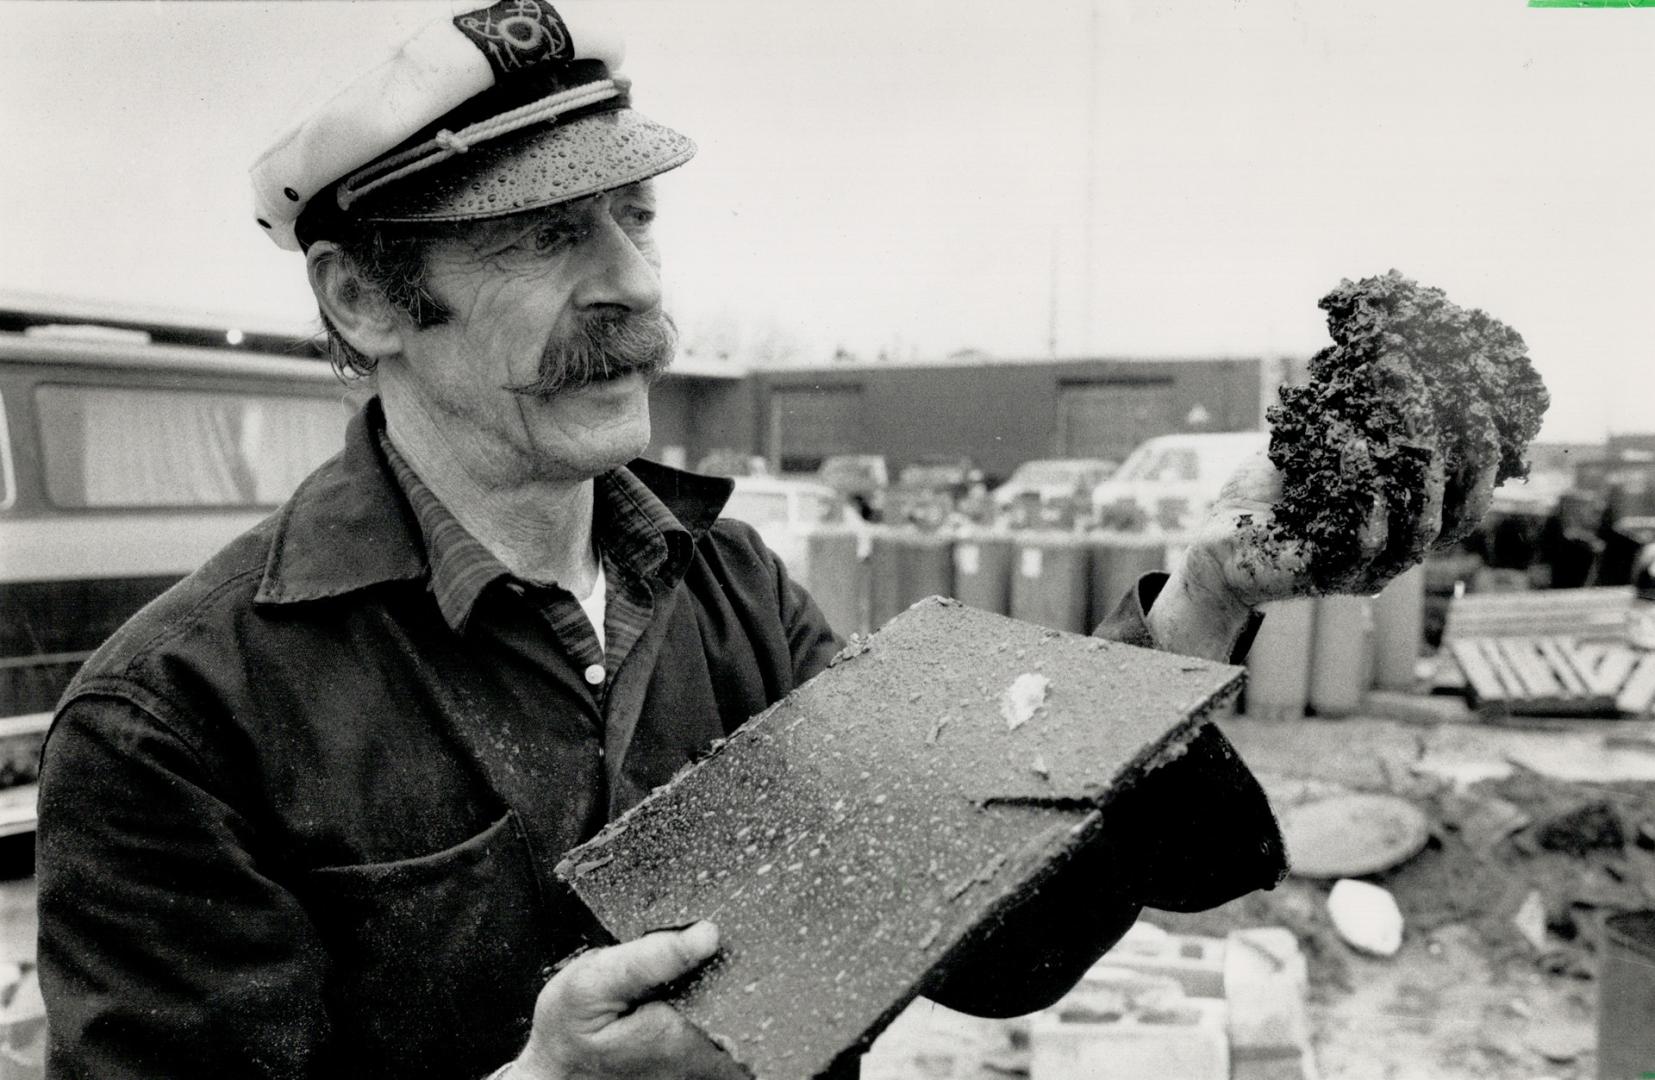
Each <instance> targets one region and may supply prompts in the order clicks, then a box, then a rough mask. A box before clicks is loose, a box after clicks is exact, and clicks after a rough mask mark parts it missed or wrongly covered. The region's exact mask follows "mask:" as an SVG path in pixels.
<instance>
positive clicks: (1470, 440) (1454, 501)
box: [1267, 270, 1548, 592]
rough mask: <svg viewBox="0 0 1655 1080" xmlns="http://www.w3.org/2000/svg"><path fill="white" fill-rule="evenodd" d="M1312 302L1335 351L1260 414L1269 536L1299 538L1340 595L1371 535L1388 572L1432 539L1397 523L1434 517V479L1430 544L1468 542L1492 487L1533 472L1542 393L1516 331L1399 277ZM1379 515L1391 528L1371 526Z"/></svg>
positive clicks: (1350, 285) (1367, 281) (1321, 356)
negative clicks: (1440, 505)
mask: <svg viewBox="0 0 1655 1080" xmlns="http://www.w3.org/2000/svg"><path fill="white" fill-rule="evenodd" d="M1320 306H1321V307H1322V309H1323V310H1325V311H1326V312H1327V316H1328V320H1327V321H1328V331H1329V334H1330V335H1331V336H1332V338H1333V344H1332V345H1331V346H1329V347H1327V348H1325V349H1323V350H1322V351H1321V352H1319V353H1317V354H1316V356H1315V357H1313V358H1312V359H1311V362H1310V382H1309V383H1308V384H1305V385H1302V386H1284V387H1282V389H1281V391H1280V401H1279V403H1278V404H1276V405H1274V406H1271V408H1270V409H1269V411H1268V418H1269V422H1270V429H1271V437H1270V460H1271V461H1272V462H1273V463H1274V464H1275V465H1276V467H1277V468H1278V469H1280V470H1281V472H1282V476H1283V487H1282V497H1281V499H1280V500H1279V501H1278V503H1277V509H1276V512H1275V516H1274V519H1273V521H1272V523H1271V525H1270V526H1269V532H1268V534H1267V539H1268V540H1270V541H1273V542H1275V543H1278V544H1281V543H1303V544H1304V545H1305V547H1306V553H1307V556H1308V558H1309V560H1310V572H1311V575H1312V578H1313V580H1314V581H1315V583H1316V585H1317V587H1318V588H1320V589H1321V590H1323V591H1325V592H1344V591H1350V589H1352V588H1354V587H1356V586H1358V585H1360V584H1362V582H1361V581H1360V580H1358V579H1357V576H1356V575H1359V574H1360V573H1361V568H1362V566H1363V564H1364V563H1365V562H1366V559H1365V558H1364V555H1363V550H1362V543H1363V537H1364V536H1366V535H1372V534H1373V533H1375V532H1377V531H1381V530H1383V535H1384V536H1385V546H1384V548H1383V549H1382V551H1381V553H1380V565H1381V566H1382V567H1385V566H1388V567H1390V568H1391V570H1390V572H1391V573H1395V572H1398V571H1400V570H1401V569H1403V568H1405V567H1406V566H1408V565H1410V564H1411V563H1413V562H1415V561H1417V560H1418V559H1419V558H1420V557H1421V556H1423V555H1424V554H1425V547H1426V544H1425V542H1424V541H1425V539H1428V538H1422V535H1420V534H1416V533H1415V531H1414V530H1413V529H1412V528H1406V527H1403V526H1404V524H1405V523H1410V522H1413V521H1414V520H1415V519H1416V518H1419V517H1421V516H1422V515H1423V516H1424V517H1426V518H1427V519H1429V518H1430V517H1432V508H1431V507H1429V506H1425V505H1423V504H1422V503H1421V501H1420V500H1421V499H1422V498H1423V495H1422V493H1423V492H1424V491H1425V490H1426V487H1427V483H1426V481H1427V479H1428V478H1431V477H1432V476H1433V475H1436V476H1437V477H1438V478H1440V479H1441V480H1443V481H1444V482H1445V484H1446V491H1447V498H1446V499H1445V500H1444V505H1445V506H1447V507H1449V508H1451V510H1452V512H1451V513H1450V515H1449V516H1447V517H1445V518H1444V519H1443V520H1442V529H1441V534H1440V537H1438V539H1437V543H1438V545H1439V546H1446V545H1449V544H1452V543H1455V542H1457V541H1458V540H1460V539H1462V538H1463V537H1465V536H1466V535H1468V534H1469V533H1470V532H1471V530H1472V529H1473V528H1475V527H1476V524H1477V521H1478V520H1479V519H1480V518H1481V517H1482V515H1483V513H1484V512H1485V511H1486V510H1487V509H1488V506H1489V503H1490V499H1491V498H1492V494H1493V488H1494V485H1495V484H1496V483H1498V482H1499V481H1503V480H1507V479H1511V478H1514V477H1523V476H1526V475H1527V474H1528V463H1527V460H1526V454H1527V452H1528V444H1529V442H1530V441H1532V440H1533V439H1534V437H1535V435H1536V434H1538V433H1539V430H1540V420H1541V417H1542V415H1543V414H1544V413H1545V411H1546V406H1547V404H1548V397H1547V394H1546V389H1545V387H1544V386H1543V385H1542V384H1541V382H1540V377H1539V376H1538V375H1537V374H1536V373H1535V371H1534V368H1533V366H1532V365H1531V364H1530V363H1529V358H1528V355H1527V350H1526V347H1525V346H1524V344H1523V339H1522V338H1521V337H1520V336H1519V335H1518V334H1517V332H1516V331H1514V330H1512V329H1511V328H1510V327H1508V326H1506V325H1504V324H1503V323H1501V322H1499V321H1497V320H1495V319H1493V318H1490V317H1489V316H1488V315H1486V314H1484V313H1483V312H1481V311H1477V310H1470V311H1468V310H1465V309H1463V308H1460V307H1456V306H1455V305H1454V304H1452V303H1450V302H1449V300H1448V298H1447V296H1445V295H1444V294H1443V292H1442V290H1441V289H1433V288H1427V287H1424V286H1421V285H1419V284H1417V283H1416V282H1414V281H1411V280H1409V279H1408V278H1406V277H1403V276H1402V275H1401V274H1400V273H1398V272H1397V271H1395V270H1392V271H1391V272H1390V273H1387V274H1384V275H1381V276H1377V277H1370V278H1364V279H1362V280H1360V281H1356V282H1352V281H1348V280H1347V281H1345V282H1342V283H1341V284H1340V285H1339V287H1338V288H1336V289H1334V290H1333V291H1332V292H1330V293H1328V294H1327V295H1326V296H1324V297H1323V298H1322V300H1321V302H1320ZM1490 466H1492V469H1491V468H1490ZM1436 470H1441V472H1440V473H1437V472H1436ZM1381 508H1383V509H1386V510H1387V512H1388V514H1389V521H1388V522H1387V523H1383V524H1381V523H1377V522H1374V521H1372V520H1370V519H1371V518H1373V516H1374V515H1375V513H1376V511H1377V510H1379V509H1381ZM1453 508H1459V509H1458V510H1453ZM1376 526H1377V528H1376Z"/></svg>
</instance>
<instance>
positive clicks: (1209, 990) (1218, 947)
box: [1101, 922, 1225, 998]
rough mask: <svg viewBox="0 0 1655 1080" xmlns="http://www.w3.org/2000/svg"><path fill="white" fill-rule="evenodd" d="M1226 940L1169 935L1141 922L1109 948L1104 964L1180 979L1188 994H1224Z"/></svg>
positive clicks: (1210, 995) (1204, 995) (1215, 995)
mask: <svg viewBox="0 0 1655 1080" xmlns="http://www.w3.org/2000/svg"><path fill="white" fill-rule="evenodd" d="M1224 953H1225V947H1224V939H1222V938H1214V937H1200V936H1197V935H1194V934H1169V933H1167V932H1166V931H1165V930H1162V929H1161V928H1160V927H1158V926H1155V925H1153V924H1151V923H1146V922H1140V923H1137V924H1136V925H1134V926H1133V927H1132V929H1131V930H1129V931H1127V933H1126V936H1125V937H1123V938H1121V940H1120V941H1119V942H1118V943H1117V944H1116V945H1115V947H1114V948H1113V949H1110V950H1109V955H1107V956H1105V957H1104V958H1103V960H1102V961H1101V963H1103V964H1106V965H1112V966H1115V967H1126V968H1131V969H1132V970H1134V971H1139V972H1143V973H1144V974H1146V975H1165V976H1167V977H1168V978H1171V979H1174V980H1176V981H1177V983H1178V985H1179V986H1180V987H1182V988H1183V991H1184V993H1185V994H1186V995H1187V996H1189V997H1210V998H1222V997H1223V996H1224Z"/></svg>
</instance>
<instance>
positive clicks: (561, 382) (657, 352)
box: [506, 311, 678, 397]
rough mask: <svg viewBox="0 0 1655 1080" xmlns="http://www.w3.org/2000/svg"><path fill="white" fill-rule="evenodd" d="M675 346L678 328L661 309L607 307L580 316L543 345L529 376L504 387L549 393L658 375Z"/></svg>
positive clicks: (534, 394)
mask: <svg viewBox="0 0 1655 1080" xmlns="http://www.w3.org/2000/svg"><path fill="white" fill-rule="evenodd" d="M677 348H678V327H677V326H676V325H675V324H674V323H673V321H672V317H671V316H669V315H668V314H667V313H666V312H664V311H649V312H642V313H639V312H631V311H609V312H601V313H598V314H594V315H586V316H583V317H582V318H581V320H580V322H579V323H577V324H576V327H575V330H574V332H573V333H571V334H569V335H568V336H566V337H562V338H559V339H557V340H555V341H552V342H550V343H548V344H547V346H546V349H545V351H544V352H543V353H541V356H540V370H539V371H538V372H537V373H536V375H535V377H534V379H533V380H531V381H530V382H526V383H522V384H520V385H517V386H507V387H506V389H507V390H510V391H511V392H512V393H514V394H522V395H524V396H526V397H551V396H552V395H553V394H561V393H568V392H572V391H575V390H580V389H583V388H584V387H587V386H591V385H592V384H593V383H598V382H604V381H607V380H609V379H618V378H620V377H622V376H623V375H642V376H644V378H645V379H647V380H649V381H650V382H654V381H655V380H656V379H658V378H660V377H661V375H662V374H664V373H665V372H666V370H667V365H668V364H670V363H672V357H673V354H674V353H675V352H676V351H677Z"/></svg>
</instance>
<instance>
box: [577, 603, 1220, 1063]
mask: <svg viewBox="0 0 1655 1080" xmlns="http://www.w3.org/2000/svg"><path fill="white" fill-rule="evenodd" d="M1240 681H1241V671H1240V669H1238V668H1234V667H1229V666H1225V665H1219V664H1213V663H1207V662H1203V661H1199V660H1191V659H1188V658H1185V657H1178V656H1172V655H1169V654H1164V653H1157V652H1151V651H1148V650H1143V649H1135V648H1132V647H1130V646H1125V645H1117V644H1113V643H1109V642H1104V641H1100V640H1097V639H1092V638H1086V637H1080V636H1077V635H1070V634H1059V633H1057V632H1055V631H1050V630H1043V629H1041V628H1039V627H1036V626H1032V625H1029V624H1026V623H1019V622H1014V621H1012V620H1010V619H1006V618H1004V617H1001V616H996V615H990V614H988V613H986V612H981V611H976V610H974V609H971V608H966V607H964V606H962V605H959V604H955V603H952V602H947V601H940V600H931V601H925V602H922V603H921V604H919V605H916V606H915V607H914V608H913V609H911V610H910V611H908V612H906V613H904V614H903V615H901V616H899V617H898V618H897V619H896V620H893V621H892V622H891V623H890V624H889V625H888V626H887V627H886V628H885V629H884V630H882V631H881V632H880V633H879V634H877V635H875V636H874V637H873V638H872V639H870V640H869V641H868V642H867V643H866V644H864V645H863V646H862V647H860V648H859V649H851V650H847V652H846V654H845V655H844V656H842V657H841V659H840V660H839V661H838V662H837V663H836V664H835V666H834V667H832V668H831V669H829V670H828V671H827V672H824V673H823V674H822V675H820V676H818V677H817V678H816V679H814V680H812V681H811V682H810V683H809V684H807V685H806V686H804V687H801V688H800V689H799V690H798V691H796V692H795V693H793V694H791V695H789V696H788V697H787V698H786V699H784V700H783V701H781V702H780V703H778V704H777V705H776V706H775V707H773V708H772V709H770V710H768V711H767V712H766V713H764V714H763V715H762V716H760V717H759V718H757V719H755V720H754V721H753V722H751V723H749V724H748V725H747V726H746V727H744V728H743V729H742V730H741V731H740V732H739V733H738V734H737V735H736V736H735V737H733V738H732V739H730V740H729V741H728V742H726V743H724V744H723V745H722V746H721V747H719V748H718V749H717V750H716V752H715V753H714V754H713V755H712V756H711V757H709V758H708V759H707V760H705V761H703V762H701V763H699V764H698V765H696V766H695V767H693V768H691V769H689V770H687V771H686V772H684V773H683V774H681V775H680V776H679V777H678V778H677V779H676V780H675V781H674V782H673V783H672V784H670V785H668V786H667V787H665V788H662V789H661V790H659V791H657V792H656V793H654V794H653V795H651V796H650V798H648V799H647V800H645V801H644V802H643V803H641V804H640V805H639V806H637V807H636V808H634V809H633V810H632V811H631V812H629V813H628V814H627V815H626V816H625V817H623V818H621V819H620V820H619V821H617V822H615V823H614V824H613V825H611V826H610V827H609V828H608V829H606V830H605V831H604V832H603V833H602V834H600V835H599V836H598V837H596V838H595V839H593V840H592V841H591V842H589V843H588V844H585V845H583V846H582V847H580V848H577V849H576V850H575V851H573V852H571V853H570V855H569V857H568V858H567V859H566V860H565V861H564V862H563V863H562V864H561V865H560V866H559V868H558V871H559V873H560V874H561V875H562V876H563V877H564V878H565V879H566V880H568V881H570V883H571V884H572V885H573V887H574V888H575V890H576V891H577V892H578V893H579V894H580V896H581V898H582V899H583V900H584V901H585V902H586V903H587V905H588V906H589V907H590V908H591V909H592V911H593V912H594V913H595V914H596V915H597V916H598V918H599V919H600V920H601V921H602V922H603V924H604V925H605V926H606V927H607V928H608V929H609V930H610V932H611V933H613V934H614V935H615V937H616V938H617V939H620V940H631V939H633V938H635V937H638V936H640V935H642V934H644V933H647V932H649V931H650V930H653V929H659V928H662V927H670V926H682V925H685V924H688V923H691V922H694V921H696V920H698V919H711V920H713V921H714V922H716V923H717V924H718V926H719V928H720V930H721V932H722V939H723V946H724V948H723V951H722V952H721V954H720V956H719V957H718V958H716V959H715V960H714V961H713V963H712V964H710V965H709V966H708V967H707V968H705V969H703V971H701V972H700V973H698V974H697V975H696V976H695V977H694V978H693V979H692V980H691V981H689V982H688V983H687V984H686V985H685V986H684V987H682V988H681V990H680V992H679V994H678V995H677V996H676V998H675V1004H677V1005H678V1007H679V1008H680V1009H682V1011H683V1012H684V1013H685V1014H686V1015H687V1016H689V1018H690V1019H691V1020H693V1021H694V1022H695V1023H696V1024H698V1025H699V1026H700V1027H701V1028H702V1029H703V1030H705V1031H706V1032H707V1033H708V1034H709V1035H711V1036H712V1037H714V1038H715V1039H716V1040H718V1041H719V1042H720V1043H721V1044H723V1045H725V1046H726V1047H727V1048H728V1049H729V1050H730V1051H731V1053H732V1054H733V1055H734V1056H735V1057H736V1058H737V1060H739V1061H741V1062H743V1063H744V1064H745V1065H746V1066H747V1067H748V1068H750V1069H751V1070H752V1071H753V1072H754V1074H755V1075H757V1076H759V1077H762V1078H764V1080H793V1078H799V1080H803V1078H806V1077H811V1076H815V1075H816V1074H818V1073H819V1072H821V1071H823V1070H824V1069H826V1068H827V1067H828V1066H829V1065H830V1064H831V1063H832V1062H833V1061H834V1060H835V1059H836V1058H837V1057H838V1056H839V1055H840V1054H841V1053H843V1052H845V1051H846V1050H850V1049H855V1048H857V1047H859V1046H861V1045H863V1044H865V1043H866V1042H867V1041H868V1040H870V1039H871V1038H872V1037H873V1036H874V1035H876V1034H877V1033H878V1031H879V1030H880V1029H881V1028H882V1026H883V1024H884V1023H885V1022H886V1021H888V1020H889V1019H890V1018H891V1017H892V1016H894V1015H895V1014H896V1013H897V1012H898V1011H899V1010H900V1009H901V1008H902V1007H903V1006H904V1005H906V1004H907V1002H908V1001H910V1000H911V999H912V998H913V996H914V995H915V994H916V993H917V991H918V988H919V986H920V984H921V982H922V981H923V979H924V978H925V976H926V974H927V972H929V971H931V970H932V969H933V968H934V967H936V966H937V965H938V964H939V962H941V961H943V960H944V958H945V957H946V956H947V955H948V954H949V952H950V950H951V949H955V948H956V947H959V946H961V945H962V943H968V942H970V941H971V940H973V936H974V935H981V934H983V933H986V932H988V930H989V928H990V927H991V926H992V924H993V922H994V918H995V916H996V914H997V913H999V912H1002V911H1003V910H1004V909H1005V908H1006V906H1007V905H1008V904H1009V903H1011V902H1012V901H1013V900H1015V899H1016V898H1017V897H1019V896H1021V895H1022V894H1023V893H1024V892H1026V891H1027V890H1029V889H1030V888H1031V887H1033V886H1034V885H1035V884H1037V883H1038V882H1039V881H1040V880H1041V879H1042V878H1043V877H1044V875H1046V874H1047V873H1049V872H1050V870H1051V869H1052V868H1053V867H1054V866H1055V865H1056V863H1057V862H1058V861H1060V860H1061V859H1063V858H1064V857H1065V855H1066V854H1069V853H1071V852H1072V851H1073V850H1074V849H1075V848H1076V847H1078V846H1079V845H1081V844H1084V843H1087V842H1089V841H1091V840H1093V839H1095V838H1096V837H1097V836H1098V835H1099V833H1100V824H1101V822H1102V820H1103V819H1104V817H1105V816H1106V811H1104V810H1102V809H1100V808H1102V807H1104V806H1105V804H1107V803H1108V802H1109V801H1110V800H1111V799H1112V798H1113V797H1114V796H1115V795H1117V794H1119V793H1120V792H1122V791H1124V790H1126V789H1127V788H1129V787H1130V786H1131V785H1132V783H1133V782H1134V781H1135V780H1136V779H1138V778H1140V777H1141V776H1142V775H1144V774H1145V773H1147V772H1148V771H1150V770H1152V769H1154V768H1156V767H1158V766H1159V765H1161V764H1163V763H1165V762H1166V761H1169V760H1172V759H1174V758H1176V757H1177V756H1178V755H1179V754H1180V753H1181V752H1182V750H1183V747H1184V746H1186V745H1187V744H1188V743H1189V741H1190V740H1191V739H1192V738H1193V737H1194V736H1195V735H1196V733H1197V732H1198V731H1200V729H1201V728H1202V725H1201V723H1200V718H1201V717H1202V716H1203V715H1204V714H1205V713H1206V712H1207V711H1208V710H1209V709H1211V708H1212V707H1213V705H1215V704H1216V703H1218V702H1221V701H1223V700H1224V699H1225V698H1227V697H1228V696H1229V695H1231V694H1233V693H1234V692H1235V691H1236V690H1237V689H1238V688H1239V686H1240Z"/></svg>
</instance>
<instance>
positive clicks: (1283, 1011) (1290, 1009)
mask: <svg viewBox="0 0 1655 1080" xmlns="http://www.w3.org/2000/svg"><path fill="white" fill-rule="evenodd" d="M1309 989H1310V977H1309V974H1308V971H1307V969H1306V967H1305V958H1304V953H1302V952H1300V951H1299V943H1298V939H1296V938H1295V937H1294V936H1293V932H1292V931H1291V930H1288V929H1286V928H1284V927H1280V926H1267V927H1258V928H1255V929H1250V930H1236V931H1233V932H1231V934H1230V935H1229V937H1228V938H1227V939H1226V947H1225V950H1224V998H1225V1000H1226V1001H1228V1002H1229V1003H1230V1018H1229V1025H1230V1026H1229V1030H1230V1049H1231V1051H1232V1052H1233V1053H1234V1055H1235V1057H1236V1058H1237V1059H1241V1058H1244V1057H1260V1058H1271V1057H1282V1056H1296V1055H1298V1054H1299V1052H1300V1051H1301V1050H1303V1049H1304V1048H1305V1047H1306V1046H1308V1045H1309V1041H1310V1021H1309V1015H1308V1013H1307V1012H1306V1009H1305V995H1306V994H1307V993H1308V992H1309Z"/></svg>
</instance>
